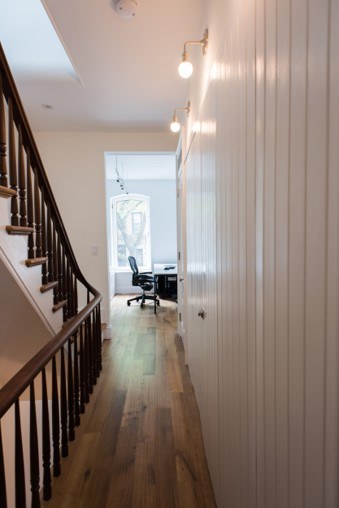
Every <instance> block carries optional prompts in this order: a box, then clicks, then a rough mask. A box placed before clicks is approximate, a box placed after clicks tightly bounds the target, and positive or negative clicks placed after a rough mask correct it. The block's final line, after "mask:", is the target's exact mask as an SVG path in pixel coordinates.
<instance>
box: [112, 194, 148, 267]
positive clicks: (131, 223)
mask: <svg viewBox="0 0 339 508" xmlns="http://www.w3.org/2000/svg"><path fill="white" fill-rule="evenodd" d="M112 211H113V213H112V227H113V235H112V237H113V259H114V265H115V269H116V270H117V271H119V270H120V271H124V270H126V269H129V262H128V256H134V257H135V259H136V262H137V264H138V267H139V269H141V270H149V269H150V268H151V242H150V214H149V197H147V196H140V195H138V194H125V195H122V196H115V197H114V198H113V207H112Z"/></svg>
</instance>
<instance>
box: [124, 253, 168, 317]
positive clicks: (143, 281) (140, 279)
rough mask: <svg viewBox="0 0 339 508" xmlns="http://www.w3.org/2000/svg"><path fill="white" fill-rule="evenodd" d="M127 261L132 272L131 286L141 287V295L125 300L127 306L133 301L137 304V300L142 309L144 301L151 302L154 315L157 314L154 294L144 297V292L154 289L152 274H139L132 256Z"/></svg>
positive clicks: (157, 300)
mask: <svg viewBox="0 0 339 508" xmlns="http://www.w3.org/2000/svg"><path fill="white" fill-rule="evenodd" d="M128 261H129V264H130V267H131V269H132V272H133V275H132V284H133V286H139V287H141V289H142V294H141V295H138V296H135V297H134V298H130V299H129V300H127V305H128V306H130V305H131V302H134V301H136V302H138V301H139V300H141V304H140V306H141V307H143V306H144V305H145V300H152V301H153V302H154V314H156V312H157V308H156V306H157V305H160V302H159V299H158V298H157V295H156V294H155V293H154V294H152V295H146V291H151V290H152V289H153V287H154V277H153V275H152V272H141V273H140V272H139V269H138V265H137V262H136V260H135V258H134V257H133V256H129V257H128Z"/></svg>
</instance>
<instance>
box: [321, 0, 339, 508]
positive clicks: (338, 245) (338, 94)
mask: <svg viewBox="0 0 339 508" xmlns="http://www.w3.org/2000/svg"><path fill="white" fill-rule="evenodd" d="M329 23H330V26H329V64H330V67H329V73H328V78H329V83H328V84H329V86H328V93H329V102H328V221H327V241H328V259H327V274H326V277H327V302H328V305H327V309H326V312H327V315H326V331H327V348H326V393H325V397H326V408H325V473H324V476H325V486H324V501H323V504H324V506H326V507H329V508H335V507H337V506H338V505H339V493H338V488H337V482H338V469H339V456H338V428H339V418H338V416H339V414H338V407H337V401H338V399H339V393H338V388H339V387H338V367H339V366H338V355H339V351H338V306H335V305H331V302H338V300H339V295H338V290H339V287H338V286H339V284H338V278H339V273H338V271H339V266H338V265H339V263H338V259H339V206H338V202H339V200H338V194H339V171H338V160H339V151H338V139H339V123H338V111H339V87H338V83H339V31H338V30H337V27H338V25H339V3H338V2H337V1H336V0H332V1H331V2H330V9H329Z"/></svg>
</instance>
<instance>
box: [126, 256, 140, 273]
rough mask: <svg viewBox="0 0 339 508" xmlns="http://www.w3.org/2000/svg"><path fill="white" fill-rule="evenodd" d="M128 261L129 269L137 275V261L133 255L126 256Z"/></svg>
mask: <svg viewBox="0 0 339 508" xmlns="http://www.w3.org/2000/svg"><path fill="white" fill-rule="evenodd" d="M128 261H129V264H130V267H131V270H132V272H133V274H134V275H138V273H139V270H138V265H137V262H136V260H135V257H133V256H128Z"/></svg>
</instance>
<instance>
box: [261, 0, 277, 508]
mask: <svg viewBox="0 0 339 508" xmlns="http://www.w3.org/2000/svg"><path fill="white" fill-rule="evenodd" d="M276 21H277V20H276V2H275V0H269V1H266V9H265V34H266V37H265V60H266V65H265V141H264V143H265V154H264V166H265V170H264V171H265V174H264V281H263V282H264V406H265V486H266V506H275V505H276V483H275V478H276V448H275V442H276V434H275V427H276V398H275V382H276V378H275V375H276V362H275V359H276V356H275V349H276V341H275V333H274V331H275V286H276V284H275V222H276V218H275V204H276V203H275V180H276V175H275V172H276V157H275V154H276V77H277V66H276Z"/></svg>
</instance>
